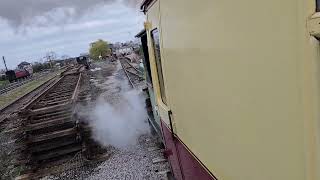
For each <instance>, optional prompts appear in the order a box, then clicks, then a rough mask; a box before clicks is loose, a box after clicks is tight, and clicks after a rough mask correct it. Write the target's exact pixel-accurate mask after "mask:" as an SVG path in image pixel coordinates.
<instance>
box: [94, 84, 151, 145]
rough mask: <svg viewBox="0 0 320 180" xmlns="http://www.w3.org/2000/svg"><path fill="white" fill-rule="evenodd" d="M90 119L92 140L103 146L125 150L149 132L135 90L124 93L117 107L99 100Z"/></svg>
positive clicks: (138, 96) (139, 99)
mask: <svg viewBox="0 0 320 180" xmlns="http://www.w3.org/2000/svg"><path fill="white" fill-rule="evenodd" d="M90 117H91V118H90V121H89V125H90V126H91V128H92V135H93V138H94V139H95V140H96V141H98V142H99V143H100V144H102V145H104V146H108V145H112V146H114V147H117V148H125V147H128V146H130V145H134V144H136V142H137V139H138V137H139V136H140V135H141V134H144V133H147V132H148V131H149V125H148V122H147V114H146V111H145V109H144V103H143V99H142V97H141V96H140V94H139V92H137V91H135V90H132V91H128V92H125V93H124V94H123V95H122V97H121V99H120V102H119V104H117V105H111V104H109V103H108V102H105V101H104V100H100V102H98V104H97V105H96V107H95V108H94V110H93V112H92V114H91V116H90Z"/></svg>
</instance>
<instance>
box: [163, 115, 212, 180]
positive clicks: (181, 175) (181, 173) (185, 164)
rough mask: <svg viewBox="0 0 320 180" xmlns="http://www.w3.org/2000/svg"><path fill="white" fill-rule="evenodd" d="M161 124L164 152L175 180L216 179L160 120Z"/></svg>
mask: <svg viewBox="0 0 320 180" xmlns="http://www.w3.org/2000/svg"><path fill="white" fill-rule="evenodd" d="M161 126H162V133H163V138H164V142H165V146H166V151H165V154H166V155H167V157H168V160H169V162H170V164H171V167H172V171H173V174H174V177H175V178H176V179H177V180H216V179H217V178H215V177H214V175H213V174H211V173H210V172H209V171H208V170H207V169H206V168H205V167H204V166H203V165H202V164H201V163H200V161H198V160H197V158H196V156H194V155H193V154H191V151H189V150H188V148H187V146H185V145H184V143H183V142H182V141H181V140H180V139H179V137H177V136H175V137H174V138H173V137H172V134H171V131H170V129H169V128H168V127H167V125H166V124H165V123H164V122H163V121H161Z"/></svg>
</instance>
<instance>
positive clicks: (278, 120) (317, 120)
mask: <svg viewBox="0 0 320 180" xmlns="http://www.w3.org/2000/svg"><path fill="white" fill-rule="evenodd" d="M319 3H320V2H319ZM319 5H320V4H319ZM319 7H320V6H319ZM141 8H142V10H143V11H144V12H145V14H146V21H145V32H142V33H140V34H139V36H140V37H141V39H142V42H143V46H144V50H145V53H146V55H147V56H146V57H145V64H146V68H147V69H150V83H149V90H151V91H152V92H154V99H153V105H154V107H153V111H154V115H155V116H159V117H160V118H159V119H160V120H156V121H155V122H156V124H158V126H159V127H160V129H161V133H162V136H163V140H164V143H165V146H166V151H165V153H166V155H167V156H168V158H169V161H170V163H171V166H172V171H173V174H174V176H175V178H176V179H178V180H180V179H188V180H197V179H200V180H202V179H220V180H320V147H319V146H320V139H319V138H320V131H319V129H320V96H319V95H320V46H319V40H318V39H319V38H318V37H320V13H319V14H317V10H318V9H319V8H317V2H316V0H238V1H226V0H201V1H196V0H145V1H144V2H143V4H142V6H141ZM157 122H158V123H157Z"/></svg>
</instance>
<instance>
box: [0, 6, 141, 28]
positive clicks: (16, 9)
mask: <svg viewBox="0 0 320 180" xmlns="http://www.w3.org/2000/svg"><path fill="white" fill-rule="evenodd" d="M113 2H122V3H123V4H125V5H128V6H131V7H137V6H138V5H139V3H140V2H141V1H140V0H0V18H2V19H5V20H7V21H8V23H9V24H10V25H12V26H14V27H28V26H31V25H32V26H46V25H48V24H52V23H60V22H61V21H66V20H72V19H73V18H77V17H81V16H82V15H84V14H86V13H87V12H88V11H89V10H93V9H94V8H95V7H98V6H101V5H104V4H110V3H113Z"/></svg>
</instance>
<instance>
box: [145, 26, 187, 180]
mask: <svg viewBox="0 0 320 180" xmlns="http://www.w3.org/2000/svg"><path fill="white" fill-rule="evenodd" d="M151 39H152V43H153V44H152V47H153V49H154V59H155V64H154V66H153V71H154V72H156V73H155V74H156V75H155V76H156V77H157V78H156V79H157V80H155V81H154V84H155V83H156V84H157V86H155V87H158V88H156V99H157V107H156V112H157V113H158V114H159V116H160V119H161V129H162V135H163V140H164V143H165V146H166V151H165V154H166V156H167V157H168V160H169V161H170V164H171V168H172V170H173V173H174V176H175V177H176V178H177V179H183V178H182V176H183V175H182V173H181V170H182V169H181V165H180V160H179V154H178V151H177V148H176V138H175V133H174V132H175V128H174V123H173V113H172V112H171V110H170V108H169V107H168V99H167V96H166V88H165V81H164V76H163V69H162V68H163V64H162V62H161V52H160V39H159V31H158V29H153V30H152V31H151Z"/></svg>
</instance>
